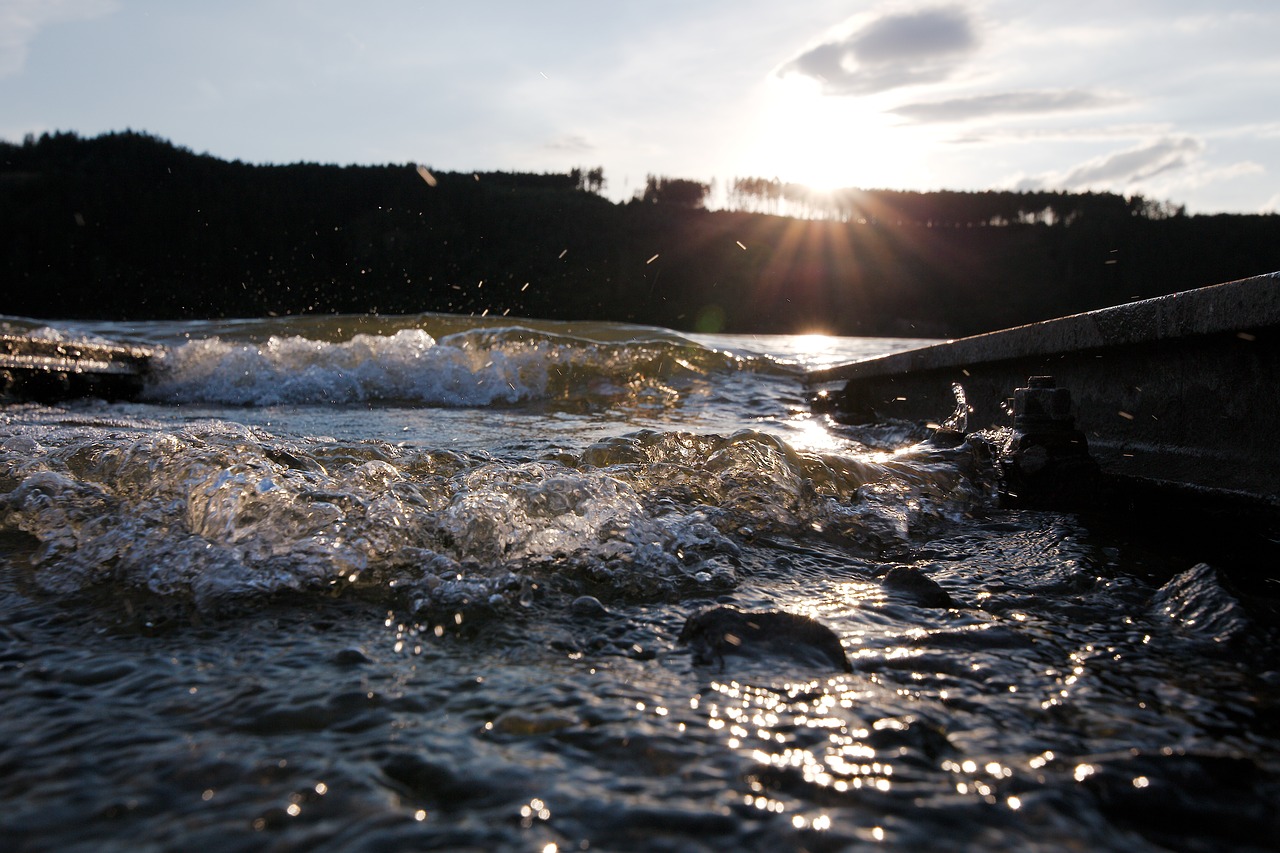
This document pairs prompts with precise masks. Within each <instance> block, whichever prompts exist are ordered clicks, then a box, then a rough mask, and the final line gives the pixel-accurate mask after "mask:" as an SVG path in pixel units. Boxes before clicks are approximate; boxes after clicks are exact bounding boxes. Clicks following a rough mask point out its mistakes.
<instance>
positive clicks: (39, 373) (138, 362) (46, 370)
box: [0, 335, 158, 402]
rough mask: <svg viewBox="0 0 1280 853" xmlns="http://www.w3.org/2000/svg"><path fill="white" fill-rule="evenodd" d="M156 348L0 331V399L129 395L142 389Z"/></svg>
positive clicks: (114, 396)
mask: <svg viewBox="0 0 1280 853" xmlns="http://www.w3.org/2000/svg"><path fill="white" fill-rule="evenodd" d="M157 352H158V350H155V349H152V348H150V347H140V346H125V345H121V344H112V343H106V342H102V343H98V342H86V341H58V340H51V339H48V338H33V337H27V336H24V335H0V401H14V400H34V401H37V402H53V401H56V400H65V399H70V398H73V397H103V398H106V399H127V398H131V397H134V396H136V395H137V394H138V392H139V391H141V390H142V380H143V376H144V375H145V374H146V372H147V370H148V369H149V368H150V363H151V359H152V358H153V357H155V355H156V354H157Z"/></svg>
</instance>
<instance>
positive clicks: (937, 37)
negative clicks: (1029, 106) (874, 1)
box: [778, 6, 978, 95]
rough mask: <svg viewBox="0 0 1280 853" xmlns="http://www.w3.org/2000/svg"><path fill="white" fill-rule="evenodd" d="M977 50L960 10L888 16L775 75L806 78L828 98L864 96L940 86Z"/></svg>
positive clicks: (813, 51)
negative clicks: (931, 85) (919, 87)
mask: <svg viewBox="0 0 1280 853" xmlns="http://www.w3.org/2000/svg"><path fill="white" fill-rule="evenodd" d="M977 47H978V37H977V34H976V32H975V30H974V25H973V22H972V21H971V20H970V18H969V16H968V14H967V13H966V11H965V9H964V8H963V7H961V6H941V7H936V8H930V9H921V10H918V11H914V12H892V13H887V14H884V15H881V16H880V17H879V18H876V19H875V20H873V21H871V22H870V23H869V24H867V25H865V26H863V27H862V28H860V29H857V30H854V31H853V32H852V33H849V34H848V35H846V36H845V37H844V38H840V39H836V40H834V41H828V42H824V43H823V44H820V45H818V46H817V47H813V48H810V49H809V50H807V51H805V52H804V53H802V54H800V55H799V56H797V57H796V58H795V59H793V60H791V61H790V62H788V63H786V64H785V65H783V66H782V68H780V69H779V70H778V74H779V76H785V75H788V74H799V75H801V76H805V77H811V78H813V79H814V80H817V81H818V82H820V83H821V84H822V90H823V92H824V93H825V94H829V95H868V94H873V93H875V92H884V91H887V90H889V89H896V88H899V87H902V86H910V85H916V84H920V83H936V82H938V81H940V80H945V79H947V78H948V77H950V76H951V75H952V73H954V71H955V70H956V69H957V68H958V67H959V65H960V63H961V62H962V61H963V60H964V58H965V57H966V56H968V55H969V54H971V53H972V52H973V51H975V50H976V49H977Z"/></svg>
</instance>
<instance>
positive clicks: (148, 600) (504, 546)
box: [0, 315, 1280, 851]
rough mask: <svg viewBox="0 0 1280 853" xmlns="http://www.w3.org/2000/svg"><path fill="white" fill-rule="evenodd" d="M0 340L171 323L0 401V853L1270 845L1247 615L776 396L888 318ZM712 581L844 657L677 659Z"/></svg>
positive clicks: (1118, 550) (979, 466)
mask: <svg viewBox="0 0 1280 853" xmlns="http://www.w3.org/2000/svg"><path fill="white" fill-rule="evenodd" d="M4 325H5V330H6V331H21V332H25V333H32V332H35V333H39V334H48V335H61V336H66V337H75V336H80V335H90V336H95V335H96V336H102V337H106V338H110V339H113V340H127V341H131V342H137V343H148V344H161V345H163V346H165V347H166V348H167V350H166V353H167V354H166V355H165V357H164V358H163V359H162V360H161V361H160V363H159V365H158V369H157V371H156V372H155V375H154V376H153V378H152V380H151V382H150V383H149V385H148V387H147V390H146V392H145V397H144V400H143V401H141V402H138V403H128V404H105V403H101V402H96V401H83V402H78V403H71V404H66V405H63V406H56V407H48V406H34V405H9V406H7V407H5V408H4V409H2V410H0V561H2V562H0V565H2V566H3V568H2V570H0V768H3V772H0V802H2V803H3V806H4V808H3V810H0V811H2V816H0V834H2V835H3V836H4V837H5V838H6V839H7V842H6V844H7V849H16V850H81V849H82V850H113V849H114V850H139V849H155V850H167V849H205V850H209V851H214V850H260V849H275V850H294V849H297V850H303V849H307V850H311V849H326V850H348V849H350V850H393V849H441V850H458V849H483V850H493V849H511V850H546V849H558V850H586V849H593V848H594V849H602V850H655V849H669V850H728V849H733V850H745V849H765V848H771V849H777V850H801V849H805V850H837V849H851V848H852V849H860V848H862V847H864V846H865V847H868V848H871V847H884V848H885V849H943V850H946V849H954V850H962V849H973V848H976V847H980V846H981V847H984V848H989V849H997V850H1001V849H1009V850H1012V849H1018V850H1024V849H1044V850H1058V849H1064V848H1071V849H1113V850H1164V849H1175V850H1221V849H1246V850H1248V849H1258V850H1262V849H1275V846H1276V839H1277V837H1278V836H1277V829H1278V827H1277V819H1276V816H1275V809H1274V804H1275V803H1276V802H1278V801H1280V782H1278V780H1280V775H1278V773H1277V771H1278V770H1280V760H1278V758H1280V756H1278V750H1277V744H1278V743H1280V731H1278V730H1277V724H1276V720H1277V719H1278V718H1280V715H1278V714H1277V713H1276V710H1277V708H1276V705H1277V695H1278V690H1280V676H1277V671H1276V658H1275V654H1274V643H1275V640H1276V637H1275V632H1274V628H1273V627H1272V623H1269V621H1268V616H1267V614H1268V613H1270V612H1271V611H1270V610H1269V609H1268V608H1269V607H1270V606H1271V605H1270V603H1269V602H1268V601H1267V600H1266V599H1265V597H1259V596H1258V595H1256V594H1253V593H1256V590H1254V591H1253V593H1251V594H1249V595H1244V594H1242V593H1240V592H1239V590H1238V589H1235V588H1234V587H1233V585H1232V582H1231V580H1230V573H1229V571H1228V570H1229V569H1231V568H1232V567H1231V566H1229V565H1226V563H1227V562H1229V561H1228V560H1227V559H1226V557H1225V556H1224V559H1223V565H1220V566H1215V565H1212V562H1213V561H1212V560H1211V561H1210V564H1209V565H1202V564H1200V559H1199V557H1197V558H1196V559H1193V558H1192V557H1191V556H1190V555H1188V554H1186V553H1181V552H1180V551H1179V549H1177V548H1175V547H1161V546H1160V542H1159V541H1156V542H1155V543H1153V542H1152V541H1151V539H1150V538H1149V537H1142V538H1139V537H1136V536H1128V535H1125V534H1124V533H1123V531H1121V532H1120V533H1117V532H1116V531H1115V529H1114V528H1113V527H1112V526H1107V527H1105V528H1104V527H1102V526H1100V525H1097V524H1094V523H1092V522H1091V521H1090V520H1088V519H1084V518H1081V517H1079V516H1075V515H1069V514H1061V513H1050V512H1031V511H1011V510H1003V509H1000V508H999V506H998V505H997V502H996V500H995V495H994V489H993V485H992V481H991V478H990V476H989V472H988V471H987V470H986V468H985V467H984V464H983V462H982V460H981V459H979V458H978V457H976V456H975V454H974V453H973V451H972V450H971V449H970V448H969V447H967V446H961V447H960V448H955V449H950V450H940V449H937V448H933V447H931V446H930V445H928V444H926V443H921V442H922V440H923V439H925V438H926V437H927V433H925V432H923V431H922V430H921V429H920V428H918V427H916V426H914V425H908V424H882V425H878V426H876V427H870V428H859V429H854V428H850V427H846V426H841V425H839V424H837V423H835V422H832V421H830V420H829V419H827V418H826V417H825V416H821V415H815V414H813V413H811V412H810V411H809V410H808V408H807V406H806V405H805V401H804V397H803V388H802V385H801V382H800V379H799V375H800V373H801V372H802V371H803V370H804V369H806V368H811V367H820V366H828V365H830V364H836V363H842V362H845V361H849V360H853V359H857V358H865V357H870V356H873V355H876V354H881V353H885V352H890V351H895V350H898V349H904V348H908V347H910V346H913V345H918V344H919V343H922V342H918V341H903V340H886V339H823V338H804V337H746V338H741V337H738V338H731V337H725V336H687V335H679V334H676V333H674V332H671V331H668V330H662V329H652V328H646V327H636V326H624V325H617V324H563V323H546V322H531V321H514V320H502V321H496V320H493V321H491V320H477V319H474V318H461V317H451V316H438V315H418V316H413V317H392V318H372V317H306V318H280V319H264V320H243V321H219V322H201V323H165V324H159V323H157V324H135V325H124V324H108V323H98V324H70V323H67V324H55V325H54V326H53V327H47V326H43V324H38V323H31V322H29V321H22V320H16V319H10V320H8V321H7V322H6V323H5V324H4ZM946 414H948V413H945V412H941V413H939V419H941V418H942V417H945V416H946ZM898 567H910V568H913V569H916V570H917V571H918V572H919V573H920V574H923V575H925V576H927V577H928V578H930V579H932V580H933V581H935V582H936V583H937V584H939V585H940V586H941V587H942V588H943V589H945V590H946V591H947V592H948V593H949V594H950V596H951V597H952V599H953V601H954V605H955V606H952V607H936V606H925V604H924V603H922V602H921V601H919V600H917V599H913V598H912V597H910V596H907V595H903V594H901V593H900V592H898V591H896V590H895V589H892V588H890V587H886V586H885V585H884V584H883V583H882V581H883V578H884V577H885V575H886V574H887V573H888V572H889V571H890V570H892V569H894V568H898ZM1262 586H1263V588H1264V591H1265V584H1264V585H1262ZM719 605H731V606H735V607H739V608H741V609H781V610H786V611H790V612H793V613H799V614H803V615H808V616H812V617H815V618H817V619H819V620H821V621H822V622H823V623H824V624H826V625H828V626H829V627H830V628H831V629H832V630H834V631H835V633H836V634H837V636H838V637H839V638H840V641H841V644H842V645H843V647H844V649H845V651H846V653H847V655H848V657H849V659H850V662H851V664H852V672H848V673H846V672H835V671H829V670H828V669H826V668H823V667H821V666H813V665H810V664H805V663H803V662H801V661H799V660H796V659H792V658H789V657H787V656H785V655H783V656H778V655H775V654H768V653H766V654H757V655H752V654H743V655H730V656H728V657H726V658H725V660H724V661H723V662H722V663H720V662H714V663H712V664H702V663H697V662H695V661H694V660H693V659H692V656H691V654H690V652H689V650H688V649H687V648H686V647H684V646H682V645H681V644H680V643H679V642H677V637H678V635H679V633H680V630H681V627H682V626H683V624H684V621H685V619H686V618H687V617H688V616H689V615H691V614H694V613H697V612H700V611H701V610H704V609H706V608H708V607H712V606H719Z"/></svg>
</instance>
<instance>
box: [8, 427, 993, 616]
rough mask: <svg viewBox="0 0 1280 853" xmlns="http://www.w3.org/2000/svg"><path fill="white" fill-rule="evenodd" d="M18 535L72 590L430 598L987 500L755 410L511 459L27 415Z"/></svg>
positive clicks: (576, 587)
mask: <svg viewBox="0 0 1280 853" xmlns="http://www.w3.org/2000/svg"><path fill="white" fill-rule="evenodd" d="M0 489H2V491H3V492H5V493H6V494H4V495H3V497H0V533H7V534H22V535H23V537H24V538H25V541H27V542H29V543H30V544H29V548H30V553H29V554H28V555H27V559H26V562H27V563H28V564H29V565H30V566H31V567H32V571H33V576H32V577H33V580H34V582H35V583H36V584H37V586H39V587H40V588H42V589H43V590H44V591H46V592H47V593H50V594H55V595H72V594H79V593H89V592H93V591H94V590H100V591H101V590H106V592H105V593H104V594H106V595H108V597H110V596H114V595H117V594H122V593H127V592H129V591H135V592H140V593H147V594H150V595H153V596H159V597H160V598H163V599H169V600H174V601H186V602H191V603H193V604H194V605H195V606H196V607H197V608H198V609H200V610H210V609H216V608H218V607H219V606H221V605H222V604H225V603H227V602H236V601H245V600H246V599H248V600H254V599H259V598H262V597H264V596H269V595H274V594H278V593H283V592H300V593H308V594H310V593H316V592H319V593H322V594H325V595H328V594H333V593H335V592H337V591H344V590H348V589H349V590H350V591H351V593H352V594H358V595H364V596H371V597H373V598H375V599H377V600H382V601H387V602H388V603H395V602H400V603H402V604H404V605H405V606H409V607H411V608H412V609H413V610H414V611H415V612H418V611H439V610H447V611H449V612H451V613H452V612H463V611H466V612H474V611H475V609H476V608H482V609H484V608H487V609H488V610H493V609H495V608H496V609H498V610H501V609H502V608H504V607H509V606H517V605H518V604H519V603H523V599H525V598H526V597H527V596H529V595H531V594H533V592H534V589H535V588H542V589H547V588H555V589H558V590H572V591H574V592H575V593H590V594H593V595H598V596H599V597H601V598H602V599H604V600H618V599H637V598H639V599H649V600H652V599H654V598H662V597H666V596H669V595H683V594H686V593H687V594H699V595H707V594H716V593H717V592H718V591H723V590H725V589H729V588H732V587H733V586H734V585H735V584H736V583H737V580H738V577H739V574H740V573H741V572H742V571H744V570H749V568H748V567H749V564H750V562H751V558H750V557H749V556H748V555H747V553H746V552H747V551H748V548H749V546H750V544H751V543H753V542H755V541H757V540H758V539H760V538H761V537H765V538H768V537H779V536H780V537H784V538H788V539H804V538H811V537H814V536H818V537H820V538H822V539H823V540H831V541H839V542H842V543H844V544H845V545H846V546H847V547H849V548H852V549H855V550H862V551H864V552H865V551H881V550H883V549H884V548H892V547H894V546H895V544H898V545H900V544H901V543H904V542H906V541H907V540H909V539H911V538H913V537H916V536H919V535H921V533H922V532H923V531H926V530H927V529H929V528H930V527H931V526H936V524H938V523H939V522H941V521H943V520H945V519H946V518H948V517H950V515H951V514H952V513H953V512H955V511H958V510H961V509H963V508H965V507H966V506H967V504H968V503H969V502H971V501H972V500H973V499H974V498H975V494H976V493H975V492H974V491H973V490H972V488H971V487H970V486H969V485H967V484H966V481H965V478H964V477H963V476H961V475H960V474H959V473H958V472H957V471H956V470H955V468H954V466H953V465H950V464H947V463H938V462H937V461H936V460H935V462H933V463H930V462H928V460H925V459H923V458H916V459H912V458H911V457H909V456H903V457H901V458H900V459H899V460H898V461H894V462H881V463H876V462H871V461H868V460H867V459H864V458H859V457H855V456H843V455H820V454H814V453H803V452H800V451H798V450H797V449H796V448H794V447H792V446H791V445H788V444H787V443H786V442H785V441H783V440H781V439H779V438H777V437H775V436H771V435H768V434H766V433H762V432H758V431H755V430H741V431H739V432H736V433H733V434H731V435H698V434H693V433H685V432H675V431H653V430H649V431H638V432H635V433H632V434H629V435H625V436H616V437H612V438H609V439H606V440H602V441H600V442H597V443H596V444H594V445H592V446H590V447H588V448H587V449H586V450H585V451H584V452H583V453H580V454H570V453H559V454H549V455H544V457H542V458H537V459H525V460H500V459H495V458H493V457H491V456H490V455H489V454H487V453H460V452H453V451H447V450H426V449H418V448H412V447H400V446H396V445H391V444H386V443H383V442H373V441H363V442H342V441H337V440H333V439H321V438H309V439H290V438H285V437H281V436H275V435H272V434H270V433H268V432H266V431H265V430H261V429H254V428H248V427H244V426H241V425H238V424H232V423H226V422H209V423H203V424H193V425H191V426H190V427H188V428H187V429H184V430H168V429H160V430H156V429H151V428H146V425H145V424H142V423H139V424H138V425H137V426H136V427H134V428H132V429H129V428H126V425H124V424H115V425H113V426H111V427H109V428H107V427H88V426H84V427H75V428H71V427H68V426H67V425H66V424H65V423H64V424H63V425H61V426H59V427H57V428H49V429H47V430H43V431H41V430H30V429H28V430H25V431H23V432H22V433H21V434H15V435H12V436H9V437H8V438H7V439H6V440H4V441H3V442H0Z"/></svg>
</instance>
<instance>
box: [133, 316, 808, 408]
mask: <svg viewBox="0 0 1280 853" xmlns="http://www.w3.org/2000/svg"><path fill="white" fill-rule="evenodd" d="M742 370H748V371H766V372H785V370H786V369H785V368H783V367H779V366H776V365H774V364H773V363H772V362H770V360H769V359H767V358H764V357H759V356H757V357H752V356H746V355H735V354H732V353H729V352H725V351H719V350H715V349H711V348H708V347H705V346H702V345H699V344H696V343H693V342H689V341H680V340H678V339H675V338H674V337H673V336H672V337H667V338H665V339H662V338H654V339H641V340H637V339H634V338H633V339H631V340H627V341H625V342H610V341H600V340H592V339H590V338H582V337H570V336H565V335H557V334H554V333H550V332H544V331H537V330H533V329H528V328H523V327H507V328H478V329H469V330H465V331H461V332H455V333H452V334H448V335H446V336H444V337H441V338H439V339H437V338H436V337H434V336H432V335H431V334H430V333H428V332H427V331H425V330H424V329H421V328H407V329H401V330H398V331H395V332H394V333H392V334H389V335H380V334H364V333H360V334H356V335H355V336H353V337H351V338H350V339H348V340H345V341H340V342H331V341H325V340H316V339H313V338H308V337H301V336H293V335H290V336H281V335H272V336H270V337H269V338H267V339H266V340H265V341H263V342H260V343H259V342H254V341H243V340H239V341H238V340H234V339H232V340H228V339H224V338H222V337H220V336H213V337H208V338H203V339H199V340H192V341H189V342H186V343H183V344H181V345H179V346H176V347H174V348H172V349H169V350H167V351H166V352H165V353H164V355H163V356H162V357H161V358H160V359H158V360H157V362H156V364H155V367H154V370H153V373H152V376H151V378H150V381H149V383H148V386H147V388H146V391H145V396H146V398H147V399H148V400H150V401H152V402H165V403H215V404H223V405H257V406H263V405H276V404H308V403H406V404H415V405H426V406H490V405H502V404H507V405H511V404H519V403H525V402H530V401H539V400H547V399H553V398H567V397H574V396H603V397H608V396H611V395H614V394H617V393H620V392H622V391H624V390H625V391H627V392H629V393H630V392H634V390H635V389H636V387H637V386H647V387H657V386H665V385H668V384H669V383H671V382H676V383H679V382H680V381H682V380H691V379H694V378H697V377H706V376H709V375H712V374H724V373H733V372H737V371H742Z"/></svg>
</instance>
